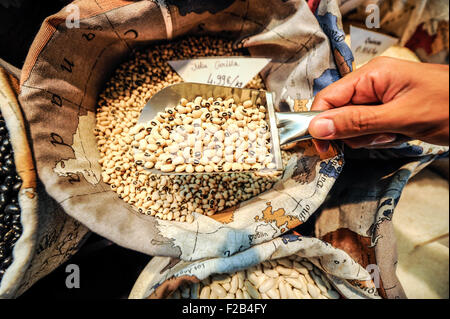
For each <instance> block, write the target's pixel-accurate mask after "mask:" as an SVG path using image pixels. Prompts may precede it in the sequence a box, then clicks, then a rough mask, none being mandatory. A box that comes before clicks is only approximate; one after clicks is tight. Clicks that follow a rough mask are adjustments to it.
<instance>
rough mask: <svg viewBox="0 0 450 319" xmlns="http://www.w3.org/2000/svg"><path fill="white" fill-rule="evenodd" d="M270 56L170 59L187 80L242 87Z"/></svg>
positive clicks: (175, 68) (174, 67)
mask: <svg viewBox="0 0 450 319" xmlns="http://www.w3.org/2000/svg"><path fill="white" fill-rule="evenodd" d="M270 60H271V59H268V58H248V57H211V58H201V59H191V60H175V61H169V65H170V66H171V67H172V68H173V69H174V70H175V71H176V72H177V73H178V74H179V75H180V76H181V77H182V78H183V80H184V81H186V82H194V83H203V84H212V85H221V86H230V87H236V88H242V87H244V86H245V85H247V83H248V82H250V80H251V79H252V78H253V77H255V76H256V75H257V74H258V73H259V72H260V71H261V70H262V69H263V68H264V67H265V66H266V65H267V64H268V63H269V62H270Z"/></svg>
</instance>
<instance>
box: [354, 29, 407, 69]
mask: <svg viewBox="0 0 450 319" xmlns="http://www.w3.org/2000/svg"><path fill="white" fill-rule="evenodd" d="M350 41H351V48H352V52H353V55H354V56H355V63H356V65H357V66H360V65H362V64H364V63H367V62H369V61H370V60H371V59H373V58H374V57H376V56H379V55H381V54H382V53H383V52H384V51H386V50H387V49H388V48H390V47H391V46H393V45H394V44H396V43H397V42H398V39H396V38H393V37H390V36H388V35H385V34H381V33H378V32H373V31H368V30H365V29H361V28H357V27H354V26H350Z"/></svg>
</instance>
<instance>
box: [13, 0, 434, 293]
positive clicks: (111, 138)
mask: <svg viewBox="0 0 450 319" xmlns="http://www.w3.org/2000/svg"><path fill="white" fill-rule="evenodd" d="M344 38H345V34H344V33H343V32H342V30H341V19H340V13H339V10H338V6H337V3H336V2H335V1H316V0H314V1H308V2H306V1H304V0H297V1H289V2H286V1H282V0H277V1H273V0H270V1H269V0H248V1H233V0H230V1H225V2H204V1H190V2H174V1H158V2H152V1H109V2H92V1H87V0H80V1H76V2H74V3H72V4H71V5H69V6H67V7H66V8H64V9H63V10H61V11H60V12H59V13H57V14H55V15H53V16H51V17H49V18H47V19H46V20H45V21H44V23H43V25H42V27H41V30H40V31H39V33H38V35H37V37H36V39H35V41H34V42H33V45H32V47H31V49H30V52H29V54H28V56H27V58H26V61H25V65H24V68H23V72H22V76H21V94H20V97H19V98H20V102H21V106H22V108H23V112H24V116H25V119H26V121H27V124H28V126H29V131H30V136H31V142H32V149H33V152H34V156H35V159H36V168H37V172H38V175H39V177H40V178H41V180H42V182H43V184H44V185H45V187H46V190H47V191H48V193H49V194H50V195H51V196H52V198H53V199H54V200H55V201H56V202H57V203H58V204H59V205H60V206H61V208H62V209H63V210H64V211H65V212H66V213H67V214H68V215H69V216H71V217H74V218H75V219H76V220H78V221H80V222H81V223H82V224H83V225H85V226H87V227H88V228H89V229H90V230H92V231H94V232H96V233H99V234H100V235H102V236H104V237H106V238H108V239H110V240H112V241H113V242H115V243H117V244H119V245H122V246H125V247H128V248H131V249H135V250H138V251H141V252H144V253H147V254H149V255H154V256H155V255H157V256H169V257H173V258H179V259H181V260H184V261H190V262H195V261H198V260H202V259H204V258H208V259H210V258H219V259H225V260H228V259H226V258H233V257H234V256H236V255H237V254H240V253H245V252H247V251H248V252H249V253H251V252H253V251H254V250H252V249H253V247H254V246H255V245H261V246H260V247H265V248H267V249H269V248H268V247H271V245H273V244H272V243H274V242H277V241H278V240H279V238H278V237H279V236H280V235H283V234H285V233H286V232H288V231H289V230H291V229H293V228H295V227H297V226H299V225H301V224H303V223H304V222H306V221H307V220H308V218H309V217H310V216H311V215H312V214H314V213H315V212H316V211H317V210H318V208H319V207H320V206H321V205H322V204H323V203H324V201H325V199H326V198H327V196H328V195H330V190H331V189H332V187H333V185H334V184H335V182H336V180H337V179H338V178H339V176H340V174H341V172H342V169H343V167H344V154H343V152H342V149H341V147H340V146H339V145H334V146H333V147H332V148H330V150H329V152H328V153H327V154H323V155H320V156H319V154H318V153H317V152H316V151H315V148H314V146H313V144H312V143H311V142H303V143H301V144H299V145H298V146H297V147H296V148H293V149H291V150H290V151H286V152H284V153H283V158H282V160H283V161H284V167H285V169H284V171H283V172H280V173H278V174H273V175H266V174H264V175H262V174H258V173H254V172H252V173H248V172H243V169H245V170H247V169H255V168H256V169H257V168H258V164H259V165H266V164H267V167H270V165H271V163H272V158H271V157H270V154H268V156H266V155H264V156H262V155H261V156H260V154H254V152H253V150H252V149H251V148H250V144H261V145H263V146H264V145H266V143H267V140H266V138H265V135H264V134H265V133H267V132H266V131H267V127H266V125H265V123H264V120H263V118H264V113H265V112H266V107H265V106H264V105H262V104H260V103H259V102H258V101H251V103H250V102H248V101H238V100H234V99H231V98H230V97H228V96H208V97H200V98H199V99H197V98H194V99H190V100H188V99H187V98H185V99H180V101H179V103H178V105H173V106H172V107H168V108H166V110H165V111H164V112H161V113H160V114H158V116H157V117H155V118H154V121H150V122H149V123H147V125H136V124H137V123H138V119H139V116H140V113H141V111H142V109H143V108H144V106H145V104H146V103H147V102H148V100H149V99H150V98H151V97H153V96H154V95H155V94H156V93H158V92H159V91H161V89H162V88H164V87H167V86H169V85H171V84H175V83H179V82H181V81H182V78H181V77H180V76H179V75H178V74H177V73H176V72H175V71H174V70H173V69H172V68H171V66H170V64H169V63H168V62H169V61H172V60H186V59H193V58H199V57H210V56H216V57H217V56H219V57H230V56H241V55H245V56H252V57H266V58H269V59H271V62H270V63H269V64H268V65H267V66H266V67H265V68H264V69H263V70H262V71H261V72H260V73H259V75H258V76H257V77H255V78H254V79H253V80H252V81H250V82H249V83H248V87H251V88H254V89H267V90H270V91H271V92H274V93H275V96H276V99H275V104H276V105H279V102H283V104H282V105H283V106H284V108H283V110H291V111H293V110H299V109H301V108H306V109H307V108H308V104H302V103H295V102H292V101H294V100H297V101H299V100H307V99H310V98H312V97H313V96H314V95H315V94H316V93H317V92H318V91H320V90H321V89H322V88H324V87H325V86H327V85H329V84H330V83H332V82H333V81H336V80H338V79H339V78H340V77H341V76H343V75H345V74H346V73H348V72H350V71H351V70H352V61H353V57H352V54H351V52H350V49H349V48H348V46H347V45H346V44H345V42H344ZM206 121H207V123H206ZM152 122H154V123H155V124H153V123H152ZM225 126H227V127H228V128H229V129H230V130H231V131H232V134H230V136H227V135H226V133H230V132H231V131H230V132H223V133H221V132H220V131H221V130H222V128H225ZM250 126H253V127H254V128H255V129H257V130H258V131H259V130H260V131H262V135H263V138H261V139H258V138H256V140H255V139H254V138H255V137H254V136H252V134H250V133H249V130H248V128H249V127H250ZM178 127H183V131H185V132H191V131H198V132H200V133H199V134H201V136H202V139H201V144H200V143H199V145H198V149H201V148H205V149H206V148H208V152H206V151H205V152H204V154H205V156H206V158H203V157H201V156H199V157H198V158H197V151H196V148H197V145H196V144H197V143H196V142H197V141H192V145H185V144H183V143H184V141H183V140H182V139H180V138H179V136H178V135H180V134H178V135H176V134H175V133H176V131H177V130H176V128H178ZM236 132H239V133H242V134H243V135H245V141H244V142H241V143H240V144H239V145H237V144H238V143H237V142H236V140H235V139H233V134H234V133H236ZM227 138H228V142H230V143H233V144H230V146H233V147H236V148H240V151H239V156H238V157H237V156H236V153H235V154H234V156H230V153H229V152H228V150H227V149H226V147H225V144H226V141H225V140H226V139H227ZM222 139H223V140H222ZM188 142H189V143H191V142H190V141H188ZM235 142H236V143H235ZM213 145H214V147H213V148H210V146H213ZM216 146H218V148H216ZM407 147H409V146H407ZM429 149H430V150H431V151H430V153H429V154H431V155H429V157H427V158H426V161H430V160H432V159H433V154H435V152H436V150H435V149H433V148H429ZM414 150H417V148H415V149H414ZM198 153H199V154H201V152H198ZM207 153H208V154H210V156H209V155H206V154H207ZM394 153H395V152H394ZM227 158H230V160H227ZM186 160H189V161H191V160H192V163H183V161H186ZM280 160H281V159H280ZM414 160H415V159H412V158H411V159H406V160H405V161H414ZM230 161H240V162H239V163H230ZM256 161H257V162H256ZM183 165H184V166H183ZM152 168H160V169H162V170H166V171H173V170H179V171H180V172H188V173H190V172H196V173H203V174H201V175H179V176H173V175H172V176H165V175H161V174H153V173H151V172H150V171H149V169H152ZM400 168H401V167H400V166H398V167H397V169H400ZM349 169H350V170H351V167H350V168H349ZM217 171H219V172H223V173H220V174H209V173H215V172H217ZM379 178H380V179H383V180H384V181H386V180H388V181H389V180H390V179H389V178H385V176H381V175H380V176H379ZM403 181H404V182H405V183H406V181H407V178H406V179H404V180H403ZM377 196H378V197H377ZM377 196H375V197H373V196H371V197H368V194H361V196H360V197H359V198H358V200H360V201H361V202H364V201H367V200H374V199H379V198H380V197H381V195H380V194H377ZM365 214H366V216H367V219H364V221H366V220H369V219H370V218H371V217H374V216H375V215H376V214H377V207H376V206H375V205H373V206H371V209H370V210H367V211H366V212H365ZM365 226H366V225H364V227H365ZM364 229H365V228H364ZM365 236H369V235H367V234H366V235H365ZM303 242H307V241H303ZM318 242H320V243H321V244H320V245H323V246H325V247H328V246H327V245H326V244H325V243H324V242H322V241H318ZM250 248H252V249H250ZM394 248H395V241H393V242H392V245H391V246H389V247H386V249H385V250H382V251H381V252H379V253H378V256H380V258H384V256H385V255H383V253H384V252H387V253H388V255H387V256H388V258H387V260H388V262H387V263H388V264H389V263H390V262H392V263H393V262H394V260H393V259H395V257H393V256H395V254H394V253H393V252H394ZM361 251H364V250H363V249H361ZM292 253H293V252H291V254H292ZM320 253H325V252H323V251H321V250H319V253H318V254H320ZM342 253H344V252H343V251H341V250H333V251H332V255H333V258H334V259H335V260H340V257H339V256H340V254H342ZM230 260H239V259H230ZM346 260H350V259H346ZM261 261H263V260H261ZM365 266H366V265H364V267H365ZM210 271H211V272H215V271H216V270H215V269H212V268H211V269H210ZM380 271H381V272H383V269H381V270H380ZM336 275H339V274H336ZM398 287H399V288H398V290H395V289H394V290H391V292H392V293H393V296H396V295H401V286H400V285H399V286H398Z"/></svg>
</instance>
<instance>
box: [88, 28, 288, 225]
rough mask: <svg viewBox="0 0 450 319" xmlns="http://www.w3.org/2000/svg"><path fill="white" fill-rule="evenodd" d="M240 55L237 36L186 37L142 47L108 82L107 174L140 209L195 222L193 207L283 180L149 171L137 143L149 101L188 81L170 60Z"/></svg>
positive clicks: (100, 115)
mask: <svg viewBox="0 0 450 319" xmlns="http://www.w3.org/2000/svg"><path fill="white" fill-rule="evenodd" d="M236 55H242V52H238V51H236V50H233V49H232V42H231V41H227V40H223V39H218V38H213V37H188V38H183V39H180V40H177V41H173V42H170V43H162V44H157V45H154V46H152V47H151V48H150V49H147V50H144V51H140V52H136V53H135V54H134V55H133V56H132V57H131V58H130V59H129V60H128V61H126V62H124V63H122V64H121V65H120V66H119V67H118V68H117V69H116V71H115V73H114V75H113V76H112V78H111V79H110V80H109V81H108V82H107V83H106V87H105V88H104V90H103V92H102V93H101V94H100V97H99V101H98V109H97V113H96V120H97V122H96V128H95V130H94V133H95V135H96V137H97V144H98V149H99V152H100V157H101V159H100V160H99V163H100V165H101V166H102V169H103V172H102V179H103V181H104V182H105V183H108V184H109V185H110V186H111V188H112V189H113V190H114V191H115V192H117V193H118V194H119V197H120V198H122V199H123V200H124V201H126V202H128V203H129V204H131V205H133V206H134V207H136V208H137V209H138V211H139V212H141V213H143V214H147V215H152V216H155V217H157V218H160V219H164V220H175V221H181V222H184V221H186V222H192V221H193V216H192V213H193V212H197V213H200V214H205V215H208V216H211V215H213V214H215V213H216V212H220V211H221V210H223V209H226V208H228V207H232V206H234V205H236V204H238V203H239V202H242V201H245V200H247V199H249V198H251V197H253V196H256V195H258V194H259V193H262V192H264V191H266V190H268V189H270V188H271V187H272V186H273V183H274V182H275V181H276V180H278V178H279V177H277V176H261V175H259V174H255V173H243V172H242V173H240V172H232V171H230V172H228V173H224V174H209V175H208V174H200V175H195V176H183V175H177V176H173V175H172V176H163V175H160V174H151V173H149V171H148V170H147V169H146V168H145V167H144V165H145V163H144V162H143V161H142V159H139V157H138V158H137V159H136V158H135V149H134V148H133V146H132V145H135V146H136V145H137V144H133V143H134V142H136V141H135V138H136V133H137V132H136V131H135V130H134V129H133V127H135V126H136V124H137V122H138V119H139V116H140V113H141V111H142V109H143V107H144V106H145V104H146V103H147V101H148V100H149V99H150V98H151V97H152V96H153V95H154V94H155V93H157V92H159V91H160V90H161V89H163V88H164V87H166V86H168V85H171V84H175V83H179V82H182V79H181V78H180V77H179V76H178V74H176V72H175V71H173V70H172V68H171V67H170V65H169V64H168V63H167V62H168V61H170V60H181V59H189V58H193V57H205V56H236ZM247 87H248V88H252V89H263V88H264V85H263V82H262V80H261V78H260V77H256V78H255V79H253V80H252V81H251V82H250V83H249V84H248V85H247ZM202 102H203V101H202ZM202 102H200V103H202ZM187 103H188V102H186V104H187ZM255 119H256V118H255ZM149 155H150V156H151V155H152V154H150V153H149ZM285 155H286V154H285ZM143 164H144V165H143ZM149 165H151V164H147V167H148V166H149ZM205 166H206V165H205ZM208 169H209V168H208Z"/></svg>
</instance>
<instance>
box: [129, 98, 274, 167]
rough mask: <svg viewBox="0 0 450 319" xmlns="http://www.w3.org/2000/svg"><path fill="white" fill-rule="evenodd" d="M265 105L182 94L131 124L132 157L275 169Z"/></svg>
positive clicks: (152, 163) (160, 163) (168, 163)
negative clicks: (152, 115)
mask: <svg viewBox="0 0 450 319" xmlns="http://www.w3.org/2000/svg"><path fill="white" fill-rule="evenodd" d="M268 127H269V126H268V124H267V122H266V107H265V106H264V105H261V101H255V103H254V102H253V101H252V100H246V101H244V102H242V103H235V101H234V99H232V98H230V99H222V98H221V97H218V98H215V97H210V98H208V99H204V98H202V97H201V96H198V97H196V98H195V99H194V100H193V101H188V100H187V99H184V98H183V99H181V100H180V102H179V104H178V105H176V106H175V107H171V106H168V107H166V109H165V112H159V113H158V114H157V115H156V117H155V118H154V119H152V120H151V121H148V122H147V123H146V124H145V125H144V124H139V125H137V126H135V127H133V128H132V129H131V130H130V134H132V135H134V141H133V143H132V146H133V147H134V148H136V149H138V150H139V151H138V154H137V155H136V156H135V159H136V160H137V161H136V163H140V164H141V165H144V167H145V168H153V167H155V168H156V169H159V170H161V171H162V172H173V171H175V172H187V173H193V172H197V173H203V172H206V173H211V172H229V171H242V170H245V171H249V170H256V171H259V170H261V169H265V168H267V169H274V168H275V163H274V162H273V155H272V154H271V153H270V149H271V144H270V133H269V130H268Z"/></svg>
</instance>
